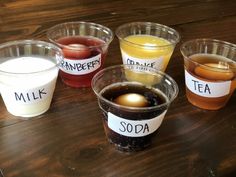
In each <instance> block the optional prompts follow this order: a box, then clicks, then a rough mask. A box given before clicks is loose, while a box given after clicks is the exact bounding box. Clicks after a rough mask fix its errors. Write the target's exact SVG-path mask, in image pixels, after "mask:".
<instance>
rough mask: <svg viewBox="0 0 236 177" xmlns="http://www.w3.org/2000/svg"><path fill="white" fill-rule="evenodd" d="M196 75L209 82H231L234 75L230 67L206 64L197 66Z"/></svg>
mask: <svg viewBox="0 0 236 177" xmlns="http://www.w3.org/2000/svg"><path fill="white" fill-rule="evenodd" d="M194 72H195V74H196V75H198V76H200V77H203V78H205V79H209V80H222V81H227V80H231V79H232V78H233V77H234V73H233V71H232V70H231V69H229V68H228V66H225V65H222V64H220V63H219V64H218V63H206V64H204V65H201V66H197V67H196V68H195V70H194Z"/></svg>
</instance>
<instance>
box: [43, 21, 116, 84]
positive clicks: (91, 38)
mask: <svg viewBox="0 0 236 177" xmlns="http://www.w3.org/2000/svg"><path fill="white" fill-rule="evenodd" d="M47 37H48V39H49V40H50V41H51V42H53V43H55V44H56V45H58V46H59V47H61V48H62V51H63V53H64V56H65V58H64V60H63V62H62V63H61V65H60V76H61V79H62V81H63V82H64V83H65V84H66V85H69V86H71V87H90V86H91V80H92V77H93V76H94V74H96V73H97V72H98V71H99V70H101V69H102V68H103V65H104V62H105V58H106V55H107V51H108V47H109V44H110V43H111V41H112V40H113V33H112V31H111V30H110V29H109V28H107V27H105V26H102V25H99V24H95V23H90V22H68V23H62V24H58V25H56V26H54V27H52V28H50V29H49V30H48V32H47Z"/></svg>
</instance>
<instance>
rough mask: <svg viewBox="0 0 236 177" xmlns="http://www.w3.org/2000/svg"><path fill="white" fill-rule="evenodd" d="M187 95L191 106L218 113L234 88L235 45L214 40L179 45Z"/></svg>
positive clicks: (235, 68)
mask: <svg viewBox="0 0 236 177" xmlns="http://www.w3.org/2000/svg"><path fill="white" fill-rule="evenodd" d="M180 50H181V53H182V55H183V57H184V67H185V84H186V96H187V98H188V100H189V102H190V103H192V104H193V105H195V106H197V107H199V108H203V109H207V110H218V109H220V108H222V107H224V106H225V105H226V103H227V102H228V100H229V99H230V97H231V95H232V94H233V92H234V90H235V88H236V45H235V44H231V43H228V42H225V41H219V40H215V39H195V40H190V41H187V42H185V43H183V44H182V46H181V49H180Z"/></svg>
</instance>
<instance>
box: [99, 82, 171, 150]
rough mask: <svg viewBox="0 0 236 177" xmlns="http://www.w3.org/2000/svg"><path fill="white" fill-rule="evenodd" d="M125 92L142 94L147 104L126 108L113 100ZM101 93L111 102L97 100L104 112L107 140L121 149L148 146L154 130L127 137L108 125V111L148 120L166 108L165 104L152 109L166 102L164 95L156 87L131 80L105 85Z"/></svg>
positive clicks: (135, 148) (121, 115)
mask: <svg viewBox="0 0 236 177" xmlns="http://www.w3.org/2000/svg"><path fill="white" fill-rule="evenodd" d="M127 93H137V94H140V95H143V96H144V97H145V98H146V99H147V100H148V106H147V107H143V108H141V109H140V108H137V107H136V108H134V107H132V108H130V107H129V108H127V107H125V106H121V105H118V104H116V103H115V102H114V100H115V99H116V98H117V97H119V96H121V95H123V94H127ZM101 95H102V96H103V97H104V98H106V99H107V100H109V101H111V102H112V103H113V104H109V103H107V101H103V100H102V99H100V100H99V105H100V107H101V109H102V110H103V113H104V119H103V125H104V129H105V132H106V135H107V137H108V140H109V141H110V142H111V143H112V144H114V145H115V146H116V148H118V149H119V150H122V151H138V150H142V149H144V148H146V147H147V146H149V145H150V144H151V140H152V137H153V135H154V134H155V133H156V131H155V132H153V133H151V134H148V135H146V136H141V137H129V136H124V135H121V134H119V133H117V132H115V131H113V130H112V129H111V128H110V127H109V126H108V112H111V113H112V114H114V115H116V116H118V117H122V118H124V119H127V120H133V121H140V120H143V121H145V120H149V119H152V118H155V117H157V116H158V115H161V114H162V113H163V112H165V110H167V106H166V107H162V108H161V109H152V108H154V107H156V106H159V105H163V104H165V103H166V102H167V98H166V96H165V95H164V94H163V93H162V92H161V91H159V90H157V89H154V88H150V87H146V86H144V85H141V84H135V83H132V82H127V83H116V84H112V85H110V86H108V87H105V88H104V89H103V90H102V91H101ZM130 126H131V125H130ZM134 128H135V127H133V129H134Z"/></svg>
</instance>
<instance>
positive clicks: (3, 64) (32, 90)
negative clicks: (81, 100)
mask: <svg viewBox="0 0 236 177" xmlns="http://www.w3.org/2000/svg"><path fill="white" fill-rule="evenodd" d="M62 59H63V54H62V51H61V49H60V48H59V47H57V46H55V45H53V44H51V43H47V42H43V41H36V40H20V41H12V42H8V43H4V44H1V45H0V92H1V95H2V99H3V101H4V103H5V106H6V108H7V110H8V112H9V113H11V114H12V115H14V116H19V117H22V118H25V119H29V118H30V117H35V116H38V115H40V114H42V113H44V112H46V111H47V110H48V109H49V107H50V104H51V101H52V97H53V92H54V89H55V85H56V80H57V76H58V66H59V64H60V62H61V61H62Z"/></svg>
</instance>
